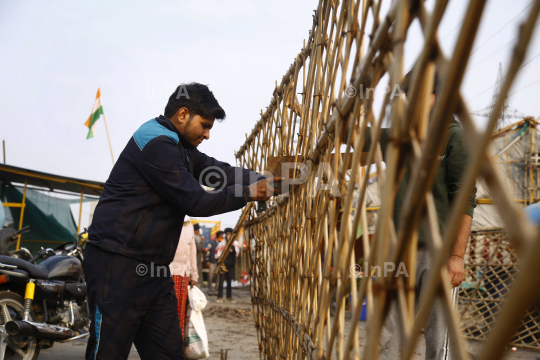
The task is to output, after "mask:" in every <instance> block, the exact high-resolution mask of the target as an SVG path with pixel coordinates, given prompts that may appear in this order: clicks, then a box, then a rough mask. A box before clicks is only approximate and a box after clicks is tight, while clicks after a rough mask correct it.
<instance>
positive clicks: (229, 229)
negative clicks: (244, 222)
mask: <svg viewBox="0 0 540 360" xmlns="http://www.w3.org/2000/svg"><path fill="white" fill-rule="evenodd" d="M224 231H225V232H226V233H231V234H232V232H233V229H232V228H226V229H225V230H224Z"/></svg>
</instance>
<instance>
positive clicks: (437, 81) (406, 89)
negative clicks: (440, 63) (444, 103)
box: [403, 68, 441, 96]
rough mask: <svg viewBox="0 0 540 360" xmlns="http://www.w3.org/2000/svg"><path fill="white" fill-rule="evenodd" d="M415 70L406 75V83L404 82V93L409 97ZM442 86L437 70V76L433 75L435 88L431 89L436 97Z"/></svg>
mask: <svg viewBox="0 0 540 360" xmlns="http://www.w3.org/2000/svg"><path fill="white" fill-rule="evenodd" d="M413 70H414V68H413V69H412V70H411V71H409V72H408V73H407V74H406V75H405V81H403V92H404V93H405V95H409V89H410V88H411V84H410V82H411V78H412V73H413ZM440 84H441V80H440V79H439V74H438V73H437V70H435V74H434V75H433V88H432V89H431V93H432V94H435V96H436V95H437V93H438V92H439V88H440Z"/></svg>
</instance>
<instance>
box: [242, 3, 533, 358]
mask: <svg viewBox="0 0 540 360" xmlns="http://www.w3.org/2000/svg"><path fill="white" fill-rule="evenodd" d="M381 2H382V0H380V1H360V0H357V1H343V2H339V1H326V0H321V1H320V2H319V5H318V7H317V10H316V11H315V15H314V21H313V26H312V29H311V32H310V36H309V38H308V40H307V41H306V42H305V43H304V47H303V49H302V51H301V52H300V53H299V54H298V56H297V57H296V58H295V60H294V62H293V64H291V66H290V67H289V69H288V70H287V72H286V73H285V75H284V77H283V79H282V80H281V83H279V84H276V88H275V89H274V91H273V97H272V101H271V102H270V105H269V106H268V108H267V109H266V110H265V111H264V112H263V111H262V112H261V118H260V120H259V121H257V123H256V124H255V127H254V129H253V131H252V132H251V134H249V135H247V134H246V142H245V144H244V145H243V146H242V147H241V148H240V149H239V151H238V152H236V157H237V162H238V164H239V165H240V166H243V167H247V168H250V169H253V170H256V171H260V172H262V171H264V170H265V168H266V166H267V160H268V158H269V157H271V156H273V157H276V156H284V157H293V159H295V161H294V162H296V164H297V165H298V167H297V169H296V170H297V171H296V172H297V174H295V177H298V178H299V179H300V180H302V181H299V183H298V184H295V185H292V186H291V187H290V192H289V194H288V196H285V195H281V196H279V197H275V198H273V199H272V200H271V201H270V202H269V203H268V208H267V210H266V211H264V212H263V213H256V212H255V210H254V209H250V210H249V214H248V218H247V220H246V221H245V222H244V221H242V222H241V225H242V226H244V229H245V234H246V235H245V238H246V239H247V242H248V244H250V243H251V242H250V241H249V240H250V239H254V242H255V246H254V247H253V248H250V249H249V250H250V252H251V253H252V255H253V256H252V263H251V284H252V286H251V290H252V301H253V308H254V316H255V323H256V327H257V335H258V339H259V345H260V357H261V359H330V358H333V359H340V360H341V359H350V358H354V359H360V358H361V359H377V358H378V356H379V339H380V333H381V328H382V325H383V322H384V320H385V317H386V309H387V306H386V305H387V303H388V301H389V300H390V299H396V300H397V303H398V309H399V317H400V332H401V338H402V349H401V356H402V359H410V358H411V357H412V356H413V353H414V350H415V346H416V343H417V341H418V338H419V336H420V333H421V329H422V327H423V326H424V324H425V322H426V320H427V317H428V315H429V311H430V308H431V307H430V306H431V304H433V302H434V300H435V299H436V298H438V299H440V300H441V302H442V304H443V310H444V313H445V316H446V320H447V322H448V331H449V335H450V340H451V346H452V352H453V356H454V357H455V358H458V359H470V355H469V354H468V352H467V344H466V342H465V337H464V336H463V335H462V332H461V330H460V318H459V312H458V311H457V310H454V309H453V307H452V305H451V299H450V287H449V286H450V285H449V282H448V280H447V274H446V269H445V267H444V265H445V263H446V260H447V258H448V254H449V252H450V249H451V246H452V243H453V240H454V239H455V238H456V236H457V224H458V223H459V221H460V218H461V216H462V215H461V214H462V213H463V210H464V209H465V206H466V203H467V200H468V193H470V190H471V189H472V188H473V186H474V184H475V179H476V178H477V177H481V178H482V179H483V180H484V181H485V184H486V186H487V188H489V190H490V192H491V194H492V197H493V200H494V203H495V204H494V206H496V207H497V208H498V209H500V210H501V211H499V213H500V216H501V219H502V220H503V222H504V224H505V226H506V231H507V232H508V235H509V238H510V239H512V246H513V248H514V249H516V252H517V254H518V255H519V257H520V271H519V273H518V274H517V275H516V276H515V277H514V279H515V280H514V283H513V284H512V287H511V289H512V291H510V292H509V293H508V294H507V296H506V298H505V301H504V302H502V303H501V304H500V310H499V311H498V314H497V317H496V320H495V321H494V322H493V323H492V324H491V329H490V332H489V334H487V336H486V340H485V344H484V347H483V350H482V353H481V355H480V357H479V359H481V360H488V359H489V360H491V359H498V358H501V356H502V354H503V351H504V348H505V346H506V345H507V344H508V343H509V341H510V339H511V337H512V336H513V335H514V334H515V331H516V329H517V328H518V327H519V326H520V323H519V322H520V319H521V317H522V316H523V315H524V314H525V311H526V309H527V308H528V307H529V306H530V305H532V303H533V302H534V298H535V296H536V289H538V276H537V275H536V274H538V273H539V272H540V261H538V258H540V257H539V256H540V242H539V241H537V239H538V235H539V234H538V231H537V230H536V229H534V228H533V227H532V226H531V225H530V224H529V223H528V222H527V221H526V219H525V217H524V216H523V214H522V212H521V210H520V209H519V208H517V207H516V205H515V203H514V202H513V198H512V196H511V195H510V192H509V191H508V190H507V188H506V184H505V183H504V182H503V180H502V179H501V176H500V174H499V172H498V169H497V167H496V166H494V164H493V162H492V160H491V159H490V157H489V156H488V154H487V146H488V143H489V141H490V137H491V134H492V133H493V130H494V129H495V127H496V124H497V120H498V118H499V114H500V113H501V110H502V108H503V106H504V99H505V98H506V97H507V95H508V92H509V89H510V87H511V84H512V82H513V81H514V79H515V77H516V74H517V73H518V70H519V68H520V66H521V65H522V63H523V59H524V57H525V55H526V52H527V48H528V47H529V42H530V39H531V35H532V30H533V28H534V24H535V22H536V20H537V18H538V13H539V12H540V1H535V2H534V3H533V5H532V6H531V7H530V9H529V13H528V15H527V19H526V21H525V22H524V23H523V24H522V26H521V28H520V35H519V39H518V41H517V44H516V46H515V49H514V50H513V54H512V61H511V63H510V66H509V67H508V69H507V70H506V74H505V75H506V76H505V77H504V83H503V85H502V86H501V92H500V96H499V99H500V101H498V102H497V103H496V104H495V106H494V108H493V113H492V115H491V117H490V119H489V122H488V125H487V127H486V129H485V132H481V131H480V130H478V129H477V128H476V127H475V125H474V123H473V121H472V119H471V117H470V115H469V111H468V109H467V106H466V103H465V100H464V99H463V97H462V95H461V93H460V91H459V90H458V89H459V88H460V85H461V82H462V80H463V75H464V72H465V69H466V66H467V61H468V58H469V56H470V54H471V49H472V45H473V42H474V39H475V37H476V32H477V30H478V25H479V22H480V20H481V19H482V16H483V13H484V7H485V3H486V1H485V0H472V1H470V2H469V4H468V9H467V11H466V14H465V18H464V19H463V22H462V24H461V29H460V34H459V37H458V40H457V43H456V46H455V49H454V51H453V53H452V56H450V57H449V58H446V57H445V56H444V54H443V53H442V51H441V49H440V46H439V43H438V37H437V28H438V26H439V23H440V21H441V18H442V16H443V14H444V12H445V9H446V5H447V1H445V0H439V1H436V3H435V7H434V9H433V12H432V13H431V14H428V13H427V11H426V9H425V8H424V2H423V1H393V2H391V4H390V9H389V10H388V12H387V13H386V14H382V13H381ZM382 16H384V17H382ZM416 20H418V22H419V23H420V26H421V28H422V30H423V36H424V44H423V47H422V50H421V52H420V54H419V55H418V56H417V58H416V62H415V64H416V65H415V67H414V71H413V73H412V77H411V82H410V88H409V95H408V98H407V99H405V98H404V97H403V96H401V95H400V94H399V91H398V92H397V94H396V93H395V92H394V91H387V92H386V94H385V95H384V98H383V99H381V100H382V105H381V106H379V109H380V110H377V111H376V108H375V106H374V101H373V91H371V89H372V88H376V87H383V86H386V85H388V87H389V89H395V88H396V86H398V87H399V86H400V85H402V83H403V80H404V48H405V47H404V45H405V42H406V41H408V40H407V35H408V32H409V28H410V25H411V24H412V23H413V21H416ZM435 67H436V68H437V69H438V72H439V76H440V77H441V82H442V85H441V89H440V91H439V92H438V95H437V102H436V103H435V105H434V108H433V110H432V112H431V115H430V114H429V106H428V103H429V97H430V94H431V83H432V81H433V76H434V70H435ZM370 93H371V96H369V95H370ZM452 113H455V114H456V115H457V117H458V118H459V120H460V122H461V124H462V126H463V127H464V129H465V131H464V134H465V138H466V143H467V146H468V149H469V152H470V159H469V165H468V168H467V171H466V173H465V175H464V178H463V182H462V184H463V185H462V187H463V191H462V192H461V193H460V195H458V197H457V199H456V200H455V201H454V203H453V206H452V210H451V213H450V215H449V217H448V219H447V222H446V231H445V232H444V234H441V233H440V231H439V226H438V223H437V217H436V216H437V215H436V210H435V205H434V200H433V195H432V193H431V191H430V189H431V188H432V184H433V181H434V175H435V173H436V171H437V165H438V162H437V160H436V159H437V156H433V154H438V153H440V152H441V149H442V147H443V146H444V142H443V141H441V140H440V139H444V138H445V136H446V133H447V129H448V123H449V121H451V117H449V116H448V114H452ZM383 120H384V121H385V124H387V126H390V128H391V130H390V131H391V139H392V141H390V142H389V144H388V147H387V149H386V158H385V163H386V170H385V171H382V170H383V168H382V153H381V148H380V146H379V142H378V139H379V138H380V135H381V127H382V124H383ZM428 124H429V127H428ZM368 131H370V132H371V135H372V138H373V139H375V141H373V142H372V144H371V146H370V149H369V152H368V153H367V154H366V153H362V149H363V144H364V142H365V138H366V134H367V132H368ZM345 134H349V136H346V135H345ZM336 149H337V151H336ZM336 152H341V153H342V154H343V155H342V156H333V155H332V154H333V153H336ZM372 163H374V164H375V166H376V167H377V170H378V173H379V179H378V181H379V186H380V190H381V191H380V193H381V194H382V197H381V206H380V210H379V212H378V216H377V223H376V228H375V232H374V234H373V237H372V239H371V241H369V237H367V236H362V240H361V248H362V251H363V256H364V258H365V259H366V260H368V261H369V263H370V264H372V265H376V266H381V267H383V266H384V265H383V264H384V262H392V263H394V264H399V263H400V262H403V263H404V264H405V265H406V267H407V269H408V274H409V275H411V273H412V274H414V267H413V266H412V264H415V254H416V239H417V229H418V227H419V226H424V227H425V229H426V234H428V236H427V237H428V241H429V244H430V246H431V247H432V248H433V249H434V258H433V259H432V271H431V272H430V273H429V279H428V283H427V286H426V287H425V290H424V291H423V293H422V295H421V297H420V299H419V300H418V302H417V304H415V301H416V300H415V297H414V291H413V285H414V284H413V282H412V281H413V280H412V279H414V276H409V277H405V276H403V275H399V276H394V274H396V270H394V271H393V272H390V274H388V275H387V276H386V277H376V278H374V279H373V278H372V277H370V276H367V277H364V278H363V279H362V281H361V282H359V283H357V281H350V280H351V277H352V276H353V273H354V271H351V270H352V269H355V267H354V265H355V264H354V259H355V251H354V248H355V241H356V239H357V235H358V231H359V230H358V229H367V228H368V224H367V216H366V205H365V195H366V187H367V184H368V177H369V176H368V172H367V171H366V169H365V167H363V164H372ZM406 164H408V165H409V166H410V168H411V169H412V171H411V172H410V177H411V178H410V179H409V182H408V184H409V186H408V188H407V192H406V197H405V202H404V206H403V209H402V213H401V214H402V221H401V224H402V226H401V227H400V228H399V229H396V228H395V226H394V224H393V209H394V201H395V193H396V187H397V186H398V185H399V183H400V181H401V179H402V176H403V174H404V173H405V171H404V170H405V166H406ZM355 188H356V189H358V192H357V196H354V197H353V194H354V193H355V191H353V190H354V189H355ZM422 219H425V221H421V220H422ZM349 293H350V294H351V296H350V298H351V299H352V300H351V301H352V307H353V314H352V319H351V320H350V323H348V324H346V323H345V312H346V308H345V307H346V306H345V305H346V298H348V297H349ZM364 298H367V329H368V331H367V336H366V338H365V339H360V335H359V326H358V321H359V320H358V319H359V315H360V312H361V310H362V302H361V301H359V299H364ZM331 304H335V307H332V309H331ZM416 305H417V306H418V312H417V313H416V314H415V306H416ZM396 341H397V339H396Z"/></svg>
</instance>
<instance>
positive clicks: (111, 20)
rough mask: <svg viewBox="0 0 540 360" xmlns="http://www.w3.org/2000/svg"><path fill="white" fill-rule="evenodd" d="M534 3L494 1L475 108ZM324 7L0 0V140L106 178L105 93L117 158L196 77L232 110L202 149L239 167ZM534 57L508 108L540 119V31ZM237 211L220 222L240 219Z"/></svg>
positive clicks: (473, 89)
mask: <svg viewBox="0 0 540 360" xmlns="http://www.w3.org/2000/svg"><path fill="white" fill-rule="evenodd" d="M432 3H433V1H428V8H431V6H432ZM383 4H386V5H388V4H389V1H388V0H385V1H383ZM530 4H531V1H530V0H514V1H507V0H494V1H488V4H487V7H486V10H487V11H486V13H485V14H484V17H483V20H482V23H481V27H480V31H479V37H478V38H477V39H476V43H475V46H474V48H475V51H474V54H473V56H472V57H471V59H470V62H469V64H470V65H469V66H470V70H469V71H468V72H467V73H466V79H465V82H464V84H463V86H462V91H463V92H464V94H465V98H466V99H471V101H470V102H469V103H468V105H469V106H470V109H471V110H480V109H482V108H484V107H486V106H488V105H489V104H490V102H491V98H492V95H493V85H494V83H495V80H496V77H497V71H498V67H499V63H502V66H503V70H505V69H506V68H507V66H508V65H509V60H510V53H511V50H512V45H513V43H514V42H513V41H512V40H513V39H514V38H515V37H516V36H517V35H518V25H519V23H520V22H521V21H522V20H523V19H524V17H525V16H526V15H527V13H528V11H527V10H529V9H530ZM465 6H466V2H465V1H461V0H460V1H457V0H454V1H451V2H450V5H449V9H448V12H447V13H446V14H445V17H444V18H443V22H442V26H441V28H440V31H439V37H440V38H441V39H442V45H443V47H444V50H445V52H446V53H447V54H450V53H451V52H452V49H453V46H454V44H455V40H456V37H457V35H458V33H459V27H458V25H459V24H460V22H461V20H462V19H463V15H464V12H465ZM527 6H529V7H528V8H527ZM316 7H317V1H300V0H295V1H290V0H288V1H278V0H273V1H248V0H234V1H225V0H219V1H202V0H199V1H162V0H155V1H152V2H150V1H133V0H131V1H44V0H40V1H37V0H36V1H29V0H28V1H15V0H12V1H11V0H0V53H1V54H2V56H0V109H1V111H2V114H1V120H0V138H1V139H4V140H6V147H7V151H6V152H7V154H6V157H7V163H8V164H10V165H14V166H20V167H25V168H30V169H34V170H40V171H45V172H49V173H55V174H60V175H66V176H73V177H79V178H85V179H91V180H98V181H105V180H106V179H107V177H108V175H109V173H110V170H111V168H112V162H111V157H110V153H109V147H108V143H107V136H106V133H105V128H104V125H103V121H102V120H100V121H99V122H98V125H97V131H96V133H95V137H94V138H93V139H91V140H86V134H87V132H88V129H87V128H86V127H85V126H84V122H85V121H86V119H87V118H88V116H89V115H90V111H91V108H92V105H93V102H94V97H95V94H96V91H97V88H98V87H100V88H101V93H102V99H103V104H104V105H103V106H104V111H105V115H106V118H107V123H108V125H109V131H110V135H111V141H112V144H113V151H114V155H115V158H117V157H118V156H119V155H120V153H121V151H122V149H123V148H124V146H125V144H126V143H127V142H128V140H129V138H130V137H131V136H132V134H133V132H134V131H135V130H136V129H137V128H138V127H139V126H140V125H141V124H142V123H144V122H146V121H147V120H149V119H151V118H153V117H156V116H158V115H160V114H162V113H163V108H164V107H165V103H166V100H167V98H168V96H169V95H170V93H171V92H172V90H173V89H174V87H175V86H177V85H178V84H179V83H182V82H189V81H197V82H201V83H205V84H208V85H209V86H210V89H211V90H212V91H213V92H214V94H215V96H216V98H217V99H218V101H219V102H220V104H221V105H222V107H223V108H224V109H225V111H226V112H227V119H226V120H225V121H224V122H223V123H216V125H215V126H214V128H213V129H212V131H211V137H210V140H209V141H206V142H204V143H203V144H202V145H201V146H200V147H199V149H200V150H201V151H203V152H205V153H207V154H208V155H210V156H213V157H216V158H218V159H220V160H223V161H227V162H229V163H231V164H235V158H234V151H235V150H238V148H239V147H240V146H241V145H242V143H243V142H244V140H245V135H244V134H245V133H249V132H251V129H252V127H253V125H254V124H255V122H256V121H257V120H258V119H259V113H260V110H261V109H263V108H265V107H266V106H267V105H268V103H269V101H270V98H271V94H272V91H273V89H274V87H275V81H276V80H280V79H281V77H282V76H283V74H284V73H285V71H286V70H287V69H288V67H289V65H290V64H291V63H292V61H293V59H294V58H295V56H296V55H297V53H298V52H299V51H300V49H301V47H302V43H303V40H304V39H306V38H307V37H308V31H309V30H310V29H311V25H312V14H313V10H314V9H315V8H316ZM524 9H526V10H525V11H523V10H524ZM539 28H540V27H537V28H536V29H535V33H536V35H538V34H537V33H538V29H539ZM408 40H409V41H410V44H409V45H408V47H407V48H406V51H407V54H406V55H407V58H406V63H407V66H409V67H410V66H411V64H412V63H413V61H414V58H415V54H416V52H417V51H418V49H419V48H420V46H421V44H422V37H421V34H420V32H419V30H418V26H417V25H415V27H414V28H413V31H412V32H411V33H410V34H409V38H408ZM525 63H527V65H526V66H525V67H524V68H523V69H522V70H521V72H520V74H519V77H518V79H517V81H516V82H515V83H514V87H513V90H512V91H511V93H512V92H515V94H514V95H512V96H511V97H510V99H509V105H510V106H511V107H513V108H516V109H517V110H519V111H520V112H521V113H524V114H526V115H532V116H535V117H538V116H540V101H539V95H540V44H539V38H538V36H535V37H534V38H533V46H532V47H531V48H530V49H529V52H528V55H527V59H526V60H525ZM483 121H484V120H483V119H481V118H478V123H479V125H481V124H482V123H483ZM238 215H239V214H238V212H235V213H231V214H227V215H220V216H217V217H214V218H215V219H217V220H222V221H223V224H224V226H234V224H235V223H236V221H237V218H238Z"/></svg>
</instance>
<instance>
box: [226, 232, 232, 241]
mask: <svg viewBox="0 0 540 360" xmlns="http://www.w3.org/2000/svg"><path fill="white" fill-rule="evenodd" d="M225 238H226V239H227V241H229V239H230V238H231V233H225Z"/></svg>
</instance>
